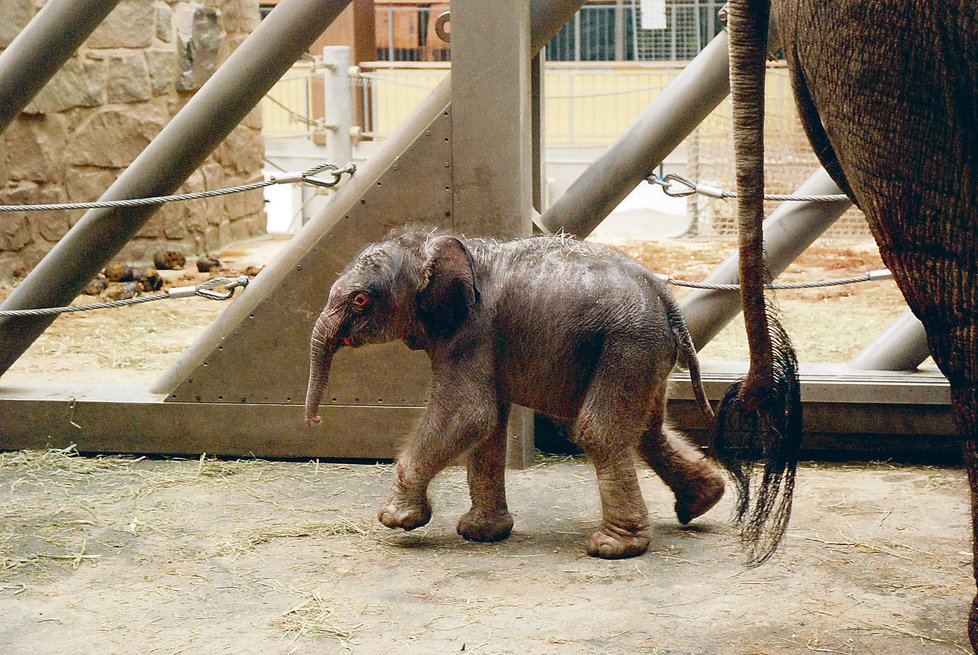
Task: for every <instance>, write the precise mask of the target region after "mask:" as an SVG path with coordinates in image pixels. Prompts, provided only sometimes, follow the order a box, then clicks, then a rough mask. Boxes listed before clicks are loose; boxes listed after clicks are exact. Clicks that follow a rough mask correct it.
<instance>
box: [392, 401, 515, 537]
mask: <svg viewBox="0 0 978 655" xmlns="http://www.w3.org/2000/svg"><path fill="white" fill-rule="evenodd" d="M459 397H463V398H464V397H466V396H465V395H464V394H462V395H460V396H459ZM473 397H476V396H475V395H474V394H470V395H469V396H468V398H473ZM479 405H481V403H480V404H479ZM486 405H488V407H485V408H482V407H479V406H466V407H464V409H463V408H462V407H459V406H456V405H455V404H454V403H452V404H449V403H446V402H445V399H444V398H436V397H435V396H433V397H432V399H431V400H430V401H429V403H428V412H427V413H426V414H425V417H424V419H423V420H422V422H421V426H420V427H419V428H418V431H417V434H416V435H415V436H414V438H413V439H412V440H411V442H410V443H409V444H408V446H407V448H405V449H404V452H402V453H401V456H400V457H399V458H398V460H397V465H396V467H395V478H394V488H393V489H392V491H391V495H390V498H388V499H387V501H386V502H385V503H384V504H383V505H382V506H381V508H380V511H379V512H378V514H377V517H378V518H379V519H380V522H381V523H383V524H384V525H386V526H387V527H388V528H403V529H404V530H413V529H415V528H420V527H421V526H422V525H425V524H426V523H428V521H430V520H431V503H430V502H429V501H428V485H429V484H430V483H431V480H432V478H434V477H435V475H437V474H438V472H439V471H441V470H442V469H443V468H445V466H447V465H448V464H450V463H451V462H452V461H453V460H454V459H455V458H456V457H458V456H459V455H461V454H462V453H463V452H465V451H466V450H467V449H468V448H469V447H471V446H472V445H473V444H474V443H476V442H478V441H479V440H481V439H482V438H483V437H485V435H486V434H487V432H491V431H494V430H495V427H496V404H495V402H492V403H491V404H489V403H486Z"/></svg>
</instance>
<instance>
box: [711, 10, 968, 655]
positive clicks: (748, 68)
mask: <svg viewBox="0 0 978 655" xmlns="http://www.w3.org/2000/svg"><path fill="white" fill-rule="evenodd" d="M769 15H770V16H772V17H773V19H774V22H775V24H776V25H777V33H778V35H779V36H780V41H781V43H780V45H781V46H782V49H783V51H784V54H785V59H786V61H787V64H788V70H789V72H790V74H791V83H792V88H793V90H794V95H795V99H796V102H797V105H798V111H799V115H800V117H801V120H802V124H803V125H804V127H805V132H806V133H807V135H808V138H809V140H810V141H811V144H812V147H813V149H814V151H815V154H816V155H817V156H818V158H819V160H820V161H821V163H822V165H823V166H824V167H825V170H826V171H827V172H828V173H829V175H831V176H832V179H833V180H835V182H836V183H837V184H838V185H839V187H840V188H841V189H843V190H844V191H845V192H846V194H848V196H849V197H850V198H851V199H852V201H853V202H855V203H856V204H857V205H858V206H859V208H860V209H862V210H863V212H864V213H865V214H866V219H867V221H868V222H869V226H870V229H871V230H872V232H873V236H874V237H875V239H876V242H877V244H878V245H879V249H880V255H881V256H882V258H883V261H884V263H885V264H886V266H887V268H889V269H890V270H891V271H892V272H893V278H894V280H895V281H896V283H897V285H899V287H900V290H901V291H902V292H903V295H904V297H905V298H906V300H907V304H908V305H909V306H910V308H911V309H912V310H913V312H914V314H915V315H916V316H917V317H918V318H919V319H920V320H921V322H922V323H923V325H924V328H925V329H926V332H927V341H928V344H929V346H930V350H931V354H932V355H933V357H934V361H935V362H936V363H937V365H938V367H940V369H941V372H942V373H944V375H945V376H947V379H948V381H949V382H950V386H951V406H952V409H953V411H954V418H955V422H956V424H957V427H958V432H959V434H960V435H961V437H962V439H963V441H964V459H965V468H966V470H967V472H968V481H969V485H970V489H971V513H972V538H973V544H974V546H973V549H974V557H973V567H972V572H973V575H974V576H975V578H976V579H978V11H976V3H975V1H974V0H901V1H900V2H865V1H864V0H772V1H771V2H767V1H766V0H732V1H731V2H730V3H729V16H730V19H729V23H728V24H729V27H730V46H731V50H730V60H731V74H732V78H733V79H732V80H731V86H732V89H733V92H734V101H733V108H734V117H735V125H734V137H735V143H736V145H737V160H738V161H737V166H738V172H737V178H738V181H737V187H738V191H739V192H740V196H741V202H742V203H743V204H742V205H741V207H740V210H739V213H740V229H741V231H742V233H758V232H759V231H760V220H761V218H762V215H763V212H762V210H761V201H760V194H761V192H762V187H763V181H764V177H763V161H764V157H763V136H762V135H763V132H762V125H763V106H764V88H763V80H764V59H765V55H766V53H767V42H768V32H767V27H768V19H769ZM745 245H746V248H745V249H743V250H742V253H743V258H744V259H745V260H746V261H747V263H748V265H749V268H753V269H756V270H760V269H761V267H762V263H761V259H762V255H761V243H760V240H759V239H758V240H757V241H755V242H753V243H748V244H745ZM744 296H745V298H744V300H745V311H744V314H745V319H747V324H748V329H749V330H750V329H751V325H752V320H751V319H752V318H754V319H760V318H761V317H763V300H762V293H761V291H760V290H759V289H757V288H755V289H754V290H753V291H749V292H746V293H745V294H744ZM758 307H760V311H759V310H758ZM758 324H759V320H754V321H753V325H754V326H755V327H754V328H753V330H752V332H754V333H759V331H760V328H759V327H757V326H758ZM761 350H763V349H759V351H758V353H756V354H755V351H754V349H753V348H752V350H751V370H752V371H753V370H754V369H755V364H757V363H761V364H763V363H764V360H767V361H770V357H769V353H763V352H761ZM762 368H763V367H762ZM762 372H763V370H762ZM767 373H768V374H769V371H768V372H767ZM756 377H757V378H758V382H757V384H752V385H748V386H751V387H752V388H755V389H763V387H764V380H762V379H760V378H761V377H764V376H760V375H759V376H756ZM768 377H769V375H768ZM968 634H969V638H970V640H971V645H972V650H974V652H975V653H978V596H975V598H974V599H973V601H972V606H971V614H970V617H969V620H968Z"/></svg>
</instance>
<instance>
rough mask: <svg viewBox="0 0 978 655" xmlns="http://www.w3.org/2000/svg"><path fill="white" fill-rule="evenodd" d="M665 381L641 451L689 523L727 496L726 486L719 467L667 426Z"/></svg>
mask: <svg viewBox="0 0 978 655" xmlns="http://www.w3.org/2000/svg"><path fill="white" fill-rule="evenodd" d="M665 390H666V384H665V380H663V382H662V383H661V384H658V385H656V387H655V390H654V391H653V398H652V413H651V416H650V418H649V427H648V429H647V430H646V431H645V433H644V434H643V435H642V439H641V441H640V443H639V448H638V452H639V454H640V455H641V456H642V459H643V460H645V462H646V463H647V464H648V465H649V466H651V467H652V470H653V471H655V472H656V474H657V475H658V476H659V477H660V478H661V479H662V481H663V482H665V483H666V485H668V486H669V488H670V489H672V492H673V494H675V496H676V517H677V518H678V519H679V522H680V523H683V524H686V523H689V522H690V521H692V520H693V519H695V518H696V517H697V516H701V515H703V514H705V513H706V512H707V511H709V509H710V508H711V507H713V506H714V505H716V504H717V502H719V500H720V498H722V497H723V491H724V488H725V483H724V479H723V476H722V475H721V474H720V471H719V470H718V468H717V466H716V464H714V463H713V461H712V460H711V459H709V458H708V457H705V456H704V455H703V453H701V452H699V450H697V449H696V448H694V447H693V446H692V445H691V444H690V443H689V442H688V441H686V439H684V438H683V437H682V436H681V435H679V434H677V433H676V432H675V431H673V430H672V429H671V428H670V427H669V426H668V425H666V424H665V407H666V394H665Z"/></svg>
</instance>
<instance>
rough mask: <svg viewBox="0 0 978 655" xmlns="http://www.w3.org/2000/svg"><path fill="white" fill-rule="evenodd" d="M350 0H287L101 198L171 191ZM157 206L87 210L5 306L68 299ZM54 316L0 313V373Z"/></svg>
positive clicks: (24, 306) (57, 303) (42, 304)
mask: <svg viewBox="0 0 978 655" xmlns="http://www.w3.org/2000/svg"><path fill="white" fill-rule="evenodd" d="M349 3H350V0H284V2H282V4H280V5H278V6H277V7H276V8H275V10H274V11H273V12H272V13H271V14H269V15H268V17H267V18H266V19H265V20H264V21H262V22H261V24H260V25H259V26H258V28H257V29H256V30H255V31H254V32H253V33H252V34H251V35H250V36H249V37H248V38H247V39H246V40H245V41H244V43H242V44H241V46H240V47H239V48H238V49H237V50H236V51H235V52H234V54H232V55H231V56H230V57H229V58H228V59H227V61H225V62H224V64H223V65H222V66H221V67H220V68H219V69H218V71H217V72H216V73H215V74H214V76H213V77H212V78H211V79H209V80H208V81H207V83H206V84H204V86H203V87H202V88H201V89H200V91H198V92H197V94H196V95H195V96H194V97H193V98H191V100H190V102H188V103H187V104H186V106H184V108H183V109H181V110H180V112H179V113H178V114H177V115H176V116H175V117H174V118H173V120H171V121H170V123H169V124H168V125H167V126H166V127H165V128H164V129H163V131H162V132H160V134H159V135H158V136H157V137H156V138H155V139H154V140H153V142H152V143H150V144H149V146H147V148H146V149H145V150H144V151H143V152H142V153H141V154H140V155H139V157H137V158H136V161H134V162H133V163H132V165H130V166H129V168H127V169H126V170H125V172H124V173H123V174H122V175H120V176H119V178H118V179H117V180H116V181H115V183H114V184H113V185H112V186H111V187H109V189H108V190H107V191H106V192H105V193H104V194H103V195H102V198H101V199H102V200H120V199H125V198H141V197H147V196H159V195H166V194H169V193H172V192H173V191H174V190H175V189H176V188H177V187H178V186H180V184H182V183H183V182H184V181H185V180H186V179H187V178H188V177H190V175H191V173H193V172H194V171H195V170H196V169H197V167H198V166H200V164H201V163H202V162H203V161H204V159H205V158H206V157H207V155H209V154H210V153H211V151H213V150H214V148H216V147H217V146H218V145H219V144H220V143H221V141H223V140H224V138H225V137H226V136H227V135H228V134H229V133H230V132H231V130H232V129H234V127H235V126H236V125H237V124H238V123H239V122H240V121H241V120H242V119H243V118H244V117H245V116H246V115H247V114H248V112H250V111H251V110H252V109H253V108H254V107H255V106H256V105H257V104H258V102H259V101H260V100H261V99H262V97H264V95H265V94H266V93H267V92H268V90H269V89H270V88H271V87H272V85H273V84H275V82H276V81H278V79H279V78H280V77H281V76H282V75H283V74H284V73H285V72H286V71H287V70H288V69H289V67H290V66H291V65H292V64H293V63H294V62H295V61H296V59H298V58H299V56H300V55H302V53H304V52H305V51H306V50H307V49H308V48H309V46H310V45H311V44H312V43H313V41H315V40H316V38H317V37H318V36H319V35H320V34H322V33H323V31H324V30H325V29H326V28H327V27H328V26H329V24H330V23H332V22H333V20H334V19H335V18H336V17H337V16H339V14H340V13H341V12H342V11H343V9H345V8H346V6H347V5H348V4H349ZM156 209H157V207H140V208H125V209H103V210H93V211H89V212H87V213H86V214H85V215H84V216H83V217H82V218H81V219H80V220H79V221H78V223H76V224H75V226H74V227H72V229H71V230H70V231H69V232H68V234H66V235H65V237H64V238H63V239H61V241H60V242H59V243H58V245H57V246H55V247H54V248H53V249H52V250H51V252H49V253H48V254H47V256H46V257H45V258H44V259H43V260H41V262H40V263H39V264H38V265H37V267H35V268H34V270H33V271H31V274H30V275H28V276H27V278H25V279H24V281H23V282H22V283H21V284H20V285H19V286H18V287H17V289H16V290H14V292H13V293H12V294H11V295H10V297H8V298H7V300H6V301H5V302H4V303H3V305H0V307H2V308H3V309H27V308H35V307H55V306H60V305H67V304H68V303H69V302H71V300H72V299H73V298H74V297H75V296H76V295H78V292H80V291H81V290H82V289H83V288H84V287H85V285H86V284H88V282H89V280H91V279H92V278H93V277H94V276H95V274H96V273H98V272H99V271H100V270H101V269H102V268H103V267H104V266H105V264H107V263H108V262H109V261H110V260H111V259H112V257H114V256H115V255H116V253H118V252H119V251H120V250H121V249H122V247H123V246H124V245H125V244H126V243H127V242H128V241H129V239H130V238H132V236H133V235H134V234H135V233H136V232H137V231H138V230H139V228H140V227H142V226H143V224H144V223H145V222H146V221H147V219H149V217H150V216H151V215H152V214H153V212H154V211H156ZM53 320H54V319H53V318H52V317H29V318H16V319H13V318H8V319H0V375H2V374H3V373H4V372H6V371H7V369H9V368H10V366H11V365H12V364H13V363H14V362H15V361H16V360H17V358H18V357H20V356H21V355H22V354H23V353H24V351H25V350H27V348H28V347H29V346H30V345H31V344H32V343H33V342H34V340H35V339H36V338H37V337H38V336H39V335H40V334H41V333H42V332H44V330H45V329H46V328H47V326H48V325H50V324H51V322H52V321H53Z"/></svg>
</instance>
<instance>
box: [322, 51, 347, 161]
mask: <svg viewBox="0 0 978 655" xmlns="http://www.w3.org/2000/svg"><path fill="white" fill-rule="evenodd" d="M323 63H324V64H325V65H326V83H325V84H324V87H325V96H326V104H325V105H324V106H325V107H326V129H327V130H328V134H327V135H326V161H329V162H333V163H334V164H343V163H345V162H348V161H350V160H351V159H353V139H352V137H351V136H350V128H351V127H353V90H352V89H353V88H352V87H351V86H350V64H351V60H350V48H349V47H347V46H343V45H334V46H326V47H325V48H323Z"/></svg>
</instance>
